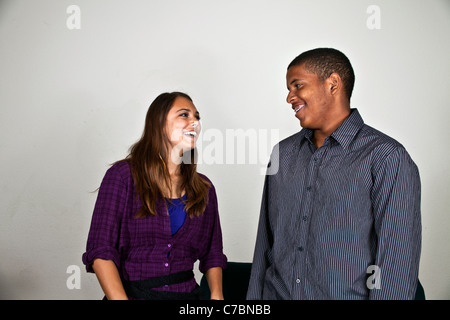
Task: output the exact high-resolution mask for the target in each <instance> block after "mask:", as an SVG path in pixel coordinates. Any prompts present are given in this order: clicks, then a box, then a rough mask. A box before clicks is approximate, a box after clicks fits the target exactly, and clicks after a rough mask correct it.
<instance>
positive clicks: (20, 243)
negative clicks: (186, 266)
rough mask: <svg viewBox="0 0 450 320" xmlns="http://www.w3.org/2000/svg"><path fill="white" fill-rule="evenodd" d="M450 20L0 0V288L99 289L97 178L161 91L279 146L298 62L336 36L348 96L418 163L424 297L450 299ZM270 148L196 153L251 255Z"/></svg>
mask: <svg viewBox="0 0 450 320" xmlns="http://www.w3.org/2000/svg"><path fill="white" fill-rule="evenodd" d="M70 5H77V6H78V8H79V9H80V15H79V18H80V20H79V21H80V24H79V26H80V27H81V28H80V29H76V28H75V29H71V27H72V26H75V27H76V26H77V25H76V22H77V21H78V20H74V19H75V18H77V17H78V16H77V15H76V14H75V12H74V11H71V10H69V11H67V9H68V8H69V9H70V7H69V6H70ZM371 5H375V6H376V7H375V9H379V12H376V11H373V10H372V8H373V7H370V6H371ZM378 13H379V15H378ZM378 18H379V19H378ZM377 23H379V25H377ZM377 26H379V27H381V28H380V29H377V28H373V27H377ZM449 33H450V3H449V1H445V0H442V1H439V0H432V1H422V0H415V1H411V0H403V1H399V0H396V1H381V0H376V1H365V0H353V1H331V0H330V1H300V0H295V1H294V0H290V1H288V0H279V1H269V0H259V1H241V0H239V1H238V0H228V1H216V0H203V1H196V0H188V1H182V0H177V1H176V0H164V1H148V0H146V1H137V0H134V1H118V0H103V1H100V0H89V1H88V0H76V1H62V0H53V1H50V0H41V1H31V0H30V1H24V0H14V1H5V0H3V1H0V57H1V59H0V137H1V139H0V150H1V155H2V156H1V166H0V177H1V180H0V188H1V191H0V215H1V217H0V219H1V220H0V253H1V260H0V298H2V299H100V298H101V297H102V292H101V290H100V287H99V285H98V283H97V280H96V278H95V275H93V274H87V273H86V272H85V271H84V266H83V265H82V263H81V255H82V253H83V252H84V249H85V243H86V237H87V233H88V229H89V225H90V219H91V215H92V210H93V206H94V203H95V199H96V194H95V193H92V191H94V190H95V189H96V188H97V187H98V186H99V184H100V182H101V179H102V177H103V175H104V173H105V171H106V169H107V168H108V166H109V164H111V163H112V162H114V161H116V160H118V159H121V158H123V157H124V156H125V155H126V154H127V149H128V148H129V146H130V145H131V144H132V143H134V142H135V141H136V140H137V139H138V138H139V136H140V134H141V132H142V129H143V123H144V117H145V113H146V111H147V108H148V106H149V104H150V103H151V101H153V99H154V98H155V97H156V96H157V95H158V94H159V93H161V92H165V91H174V90H180V91H185V92H187V93H188V94H190V95H191V96H192V98H193V100H194V102H195V104H196V106H197V108H198V109H199V111H200V112H201V115H202V124H203V130H204V132H208V130H209V133H210V134H211V133H216V135H215V139H218V136H217V133H221V134H223V137H226V132H227V130H228V132H232V133H233V132H234V133H236V132H238V131H237V130H244V132H253V133H255V132H257V133H258V136H257V138H258V139H259V141H260V142H261V141H263V142H264V141H268V143H269V144H270V145H273V141H271V138H274V137H275V138H279V139H282V138H285V137H287V136H289V135H291V134H293V133H295V132H297V131H298V130H300V127H299V123H298V120H297V119H296V118H295V117H294V115H293V112H292V110H291V109H290V105H288V104H287V103H286V102H285V97H286V94H287V90H286V84H285V71H286V67H287V65H288V63H289V62H290V61H291V60H292V59H293V58H294V57H295V56H297V55H298V54H300V53H301V52H302V51H305V50H308V49H311V48H315V47H319V46H327V47H335V48H337V49H339V50H341V51H343V52H344V53H345V54H347V56H348V57H349V58H350V60H351V61H352V63H353V66H354V69H355V73H356V84H355V90H354V95H353V98H352V106H353V107H356V108H358V109H359V111H360V113H361V114H362V116H363V118H364V120H365V121H366V123H368V124H369V125H371V126H374V127H376V128H377V129H379V130H382V131H384V132H385V133H387V134H389V135H391V136H392V137H394V138H396V139H397V140H399V141H400V142H401V143H403V144H404V145H405V147H406V148H407V150H408V151H409V153H410V154H411V156H412V158H413V159H414V160H415V162H416V163H417V165H418V167H419V169H420V174H421V178H422V190H423V192H422V222H423V246H422V256H421V265H420V280H421V282H422V283H423V286H424V287H425V290H426V294H427V298H430V299H449V298H450V275H449V273H448V270H449V269H450V250H448V248H447V244H448V243H449V242H450V233H449V227H450V217H449V207H450V196H449V191H448V190H450V179H449V178H450V171H449V148H448V146H447V144H448V138H449V133H448V129H447V123H448V121H449V119H450V111H449V102H448V101H449V100H450V95H449V87H450V73H449V71H450V59H449V57H450V43H449V41H448V34H449ZM270 130H275V131H270ZM261 132H263V133H264V132H265V133H268V136H267V139H266V140H264V139H263V137H264V135H262V134H260V133H261ZM271 132H276V134H275V135H274V134H272V135H271V134H270V133H271ZM213 136H214V135H213ZM217 141H219V140H217ZM217 141H216V142H217ZM207 142H208V141H207ZM216 142H214V140H209V144H206V145H207V146H209V148H212V147H213V146H215V144H214V143H216ZM217 143H219V142H217ZM263 158H264V157H263V156H261V157H259V158H258V160H259V162H258V163H257V164H250V163H248V162H249V161H247V162H246V163H244V164H238V163H225V164H213V163H200V165H199V171H201V172H203V173H205V174H206V175H208V176H209V178H210V179H211V180H212V181H213V182H214V184H215V186H216V188H217V193H218V198H219V209H220V214H221V221H222V229H223V236H224V249H225V253H226V254H227V256H228V258H229V260H231V261H251V259H252V255H253V248H254V243H255V236H256V228H257V220H258V216H259V207H260V199H261V191H262V185H263V179H264V177H263V175H261V172H260V171H261V168H263V167H264V166H265V163H264V161H265V159H263ZM73 268H75V269H73ZM77 268H80V270H81V274H80V273H77V272H76V269H77ZM74 270H75V271H74ZM197 276H198V277H200V275H199V274H198V273H197ZM77 277H78V278H77ZM68 280H69V281H68ZM78 280H79V281H78ZM67 282H69V283H72V284H74V283H78V284H80V288H72V289H70V288H69V287H70V285H69V286H68V285H67Z"/></svg>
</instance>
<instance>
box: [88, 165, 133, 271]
mask: <svg viewBox="0 0 450 320" xmlns="http://www.w3.org/2000/svg"><path fill="white" fill-rule="evenodd" d="M125 204H126V184H125V182H124V181H123V180H122V177H121V176H120V173H119V171H118V170H117V169H116V168H115V167H114V166H113V167H111V168H110V169H109V170H108V171H107V172H106V174H105V177H104V178H103V181H102V183H101V185H100V189H99V192H98V196H97V201H96V203H95V207H94V212H93V214H92V220H91V226H90V230H89V234H88V240H87V244H86V252H85V253H84V254H83V257H82V260H83V263H84V264H85V265H86V271H87V272H94V271H93V269H92V263H93V262H94V259H96V258H100V259H103V260H112V261H113V262H114V263H115V264H116V266H117V268H118V269H119V266H120V255H119V251H118V248H117V247H118V240H119V228H120V220H121V216H122V213H123V212H124V207H125Z"/></svg>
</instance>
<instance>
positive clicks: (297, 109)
mask: <svg viewBox="0 0 450 320" xmlns="http://www.w3.org/2000/svg"><path fill="white" fill-rule="evenodd" d="M304 106H305V105H304V104H302V105H301V106H298V107H297V108H295V109H294V112H295V113H297V112H298V111H299V110H300V109H301V108H303V107H304Z"/></svg>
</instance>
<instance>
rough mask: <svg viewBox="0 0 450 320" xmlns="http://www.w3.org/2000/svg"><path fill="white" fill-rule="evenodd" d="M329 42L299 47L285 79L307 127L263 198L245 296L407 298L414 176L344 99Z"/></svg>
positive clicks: (416, 221) (391, 143) (284, 150)
mask: <svg viewBox="0 0 450 320" xmlns="http://www.w3.org/2000/svg"><path fill="white" fill-rule="evenodd" d="M354 80H355V76H354V72H353V68H352V66H351V64H350V61H349V60H348V58H347V57H346V56H345V55H344V54H342V53H341V52H339V51H337V50H335V49H328V48H319V49H315V50H310V51H307V52H304V53H302V54H301V55H299V56H298V57H296V58H295V59H294V60H293V61H292V62H291V64H290V65H289V67H288V70H287V75H286V81H287V87H288V90H289V94H288V96H287V102H288V103H289V104H291V105H292V109H293V111H294V113H295V117H297V118H298V119H299V120H300V125H301V126H302V127H303V129H302V130H301V131H300V132H298V133H297V134H294V135H292V136H291V137H288V138H287V139H285V140H283V141H281V142H280V143H279V145H278V148H275V149H274V150H278V152H276V153H274V154H272V158H271V162H272V163H274V162H277V164H278V166H279V170H278V172H277V173H276V174H274V175H267V176H266V180H265V184H264V192H263V198H262V205H261V213H260V220H259V227H258V234H257V240H256V246H255V252H254V258H253V265H252V274H251V279H250V284H249V288H248V293H247V298H248V299H413V298H414V295H415V292H416V286H417V279H418V269H419V259H420V248H421V217H420V178H419V172H418V169H417V167H416V165H415V164H414V162H413V161H412V160H411V158H410V156H409V155H408V153H407V152H406V150H405V148H404V147H403V146H402V145H401V144H400V143H398V142H397V141H395V140H394V139H392V138H390V137H388V136H386V135H385V134H383V133H381V132H379V131H377V130H375V129H373V128H371V127H369V126H368V125H366V124H364V122H363V119H362V118H361V116H360V114H359V112H358V110H357V109H351V108H350V97H351V94H352V90H353V85H354Z"/></svg>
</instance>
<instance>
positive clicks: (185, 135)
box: [165, 97, 201, 155]
mask: <svg viewBox="0 0 450 320" xmlns="http://www.w3.org/2000/svg"><path fill="white" fill-rule="evenodd" d="M165 130H166V135H167V138H168V140H169V143H170V147H171V149H172V150H170V151H171V152H173V150H176V152H177V154H178V155H181V154H182V153H184V152H186V151H189V150H192V149H193V148H195V142H196V141H197V138H198V135H199V134H200V130H201V126H200V114H199V112H198V111H197V108H196V107H195V106H194V104H193V103H192V102H191V101H190V100H189V99H186V98H184V97H177V98H176V99H175V101H174V102H173V105H172V108H171V109H170V111H169V113H168V114H167V119H166V127H165ZM178 151H179V153H178Z"/></svg>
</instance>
